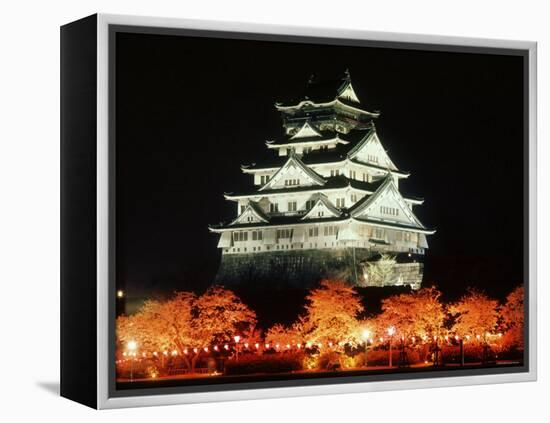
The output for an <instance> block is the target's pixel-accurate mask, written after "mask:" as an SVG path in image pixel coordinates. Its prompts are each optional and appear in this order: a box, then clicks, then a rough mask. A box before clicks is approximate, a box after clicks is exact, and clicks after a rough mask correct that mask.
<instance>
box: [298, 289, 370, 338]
mask: <svg viewBox="0 0 550 423" xmlns="http://www.w3.org/2000/svg"><path fill="white" fill-rule="evenodd" d="M306 300H307V304H306V314H305V316H304V317H303V320H302V323H303V327H304V336H305V337H306V338H307V339H306V341H308V342H321V343H323V344H328V343H329V342H332V343H333V344H335V345H337V344H338V343H340V342H345V343H357V342H361V340H360V339H357V338H356V334H357V327H358V320H357V315H358V314H359V313H361V312H362V311H363V306H362V304H361V301H360V298H359V296H358V295H357V293H356V292H355V290H354V289H353V288H352V287H350V286H349V285H347V284H346V283H345V282H341V281H333V280H324V281H321V286H320V287H319V288H317V289H313V290H312V291H311V292H310V294H309V295H308V296H307V297H306Z"/></svg>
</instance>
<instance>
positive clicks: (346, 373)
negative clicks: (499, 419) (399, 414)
mask: <svg viewBox="0 0 550 423" xmlns="http://www.w3.org/2000/svg"><path fill="white" fill-rule="evenodd" d="M521 371H525V369H524V366H523V363H522V362H520V361H497V362H496V363H493V364H483V363H468V364H466V365H464V366H460V365H459V364H446V365H443V366H433V365H432V364H417V365H412V366H410V367H391V368H390V367H388V366H373V367H370V368H368V369H360V370H356V369H353V370H339V371H296V372H291V373H278V374H275V375H273V374H270V375H267V374H251V375H238V376H224V375H221V374H213V375H193V376H190V375H185V376H172V377H160V378H156V379H134V380H133V381H130V380H128V379H119V380H117V382H116V389H117V390H127V389H157V388H175V387H199V386H212V385H224V384H226V385H227V386H228V389H239V388H243V386H242V385H237V386H233V387H231V384H235V383H239V384H243V383H244V384H250V385H248V386H244V388H254V386H253V385H254V382H256V383H258V384H260V382H275V383H274V384H273V386H296V385H312V384H315V383H331V382H332V383H354V382H375V381H382V380H396V379H413V378H416V379H420V378H431V377H447V376H454V377H456V376H467V375H482V374H498V373H517V372H521ZM296 382H298V383H296ZM300 382H302V383H300ZM261 385H264V384H261ZM257 387H258V388H263V387H268V385H265V386H257Z"/></svg>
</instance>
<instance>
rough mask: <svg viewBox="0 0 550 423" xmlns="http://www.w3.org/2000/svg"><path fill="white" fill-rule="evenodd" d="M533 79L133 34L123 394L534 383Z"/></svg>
mask: <svg viewBox="0 0 550 423" xmlns="http://www.w3.org/2000/svg"><path fill="white" fill-rule="evenodd" d="M523 78H524V74H523V63H522V59H521V57H516V56H507V55H505V54H502V55H498V54H482V53H464V52H462V53H460V52H445V51H438V50H431V51H429V50H421V49H399V48H389V47H358V46H355V47H354V46H345V45H323V44H310V43H303V42H301V43H299V42H281V41H253V40H242V39H230V38H225V39H224V38H214V37H198V36H179V35H154V34H139V33H132V32H128V33H125V32H118V33H117V34H116V73H115V93H116V103H115V107H116V109H115V110H116V131H115V140H116V143H115V149H116V163H115V179H116V183H115V187H116V194H117V198H116V206H115V210H116V230H115V239H116V243H115V259H116V265H115V268H116V272H115V285H116V286H115V292H113V295H114V296H116V309H115V310H114V319H113V320H114V330H115V342H116V345H115V348H114V356H113V360H114V362H115V374H116V375H115V377H116V387H117V389H142V388H156V387H178V386H196V385H201V386H202V385H219V386H221V385H224V384H229V383H233V382H250V383H254V382H262V381H289V380H292V381H296V380H311V379H317V380H321V379H323V380H326V378H329V379H330V378H335V377H338V378H351V379H350V380H353V378H358V377H361V378H362V379H361V380H362V381H364V380H367V381H368V380H371V379H369V378H372V380H384V377H393V378H395V377H401V376H403V377H405V376H407V377H410V376H411V375H413V376H414V377H433V376H434V375H438V374H445V375H449V372H452V373H451V374H456V375H457V376H459V375H461V374H466V373H464V372H471V371H477V372H481V373H483V372H493V373H495V372H513V371H515V369H518V371H519V369H521V368H522V366H523V364H524V354H525V348H524V333H525V325H524V316H525V310H524V283H525V281H526V280H527V276H526V275H527V273H526V272H527V267H526V265H525V258H526V257H527V255H526V250H525V249H526V244H525V231H524V228H525V226H524V219H525V218H526V216H525V214H524V194H525V183H526V180H525V166H524V160H525V156H524V154H525V144H524V123H523V107H524V102H523V88H524V86H523ZM478 374H479V373H478Z"/></svg>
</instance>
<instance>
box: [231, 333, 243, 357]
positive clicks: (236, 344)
mask: <svg viewBox="0 0 550 423" xmlns="http://www.w3.org/2000/svg"><path fill="white" fill-rule="evenodd" d="M233 339H234V340H235V361H239V341H240V340H241V337H240V336H239V335H235V336H234V337H233Z"/></svg>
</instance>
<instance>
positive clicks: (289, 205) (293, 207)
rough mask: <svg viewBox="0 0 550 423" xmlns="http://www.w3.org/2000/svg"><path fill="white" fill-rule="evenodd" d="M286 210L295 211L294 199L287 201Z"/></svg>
mask: <svg viewBox="0 0 550 423" xmlns="http://www.w3.org/2000/svg"><path fill="white" fill-rule="evenodd" d="M288 211H289V212H294V211H296V201H289V202H288Z"/></svg>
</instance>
